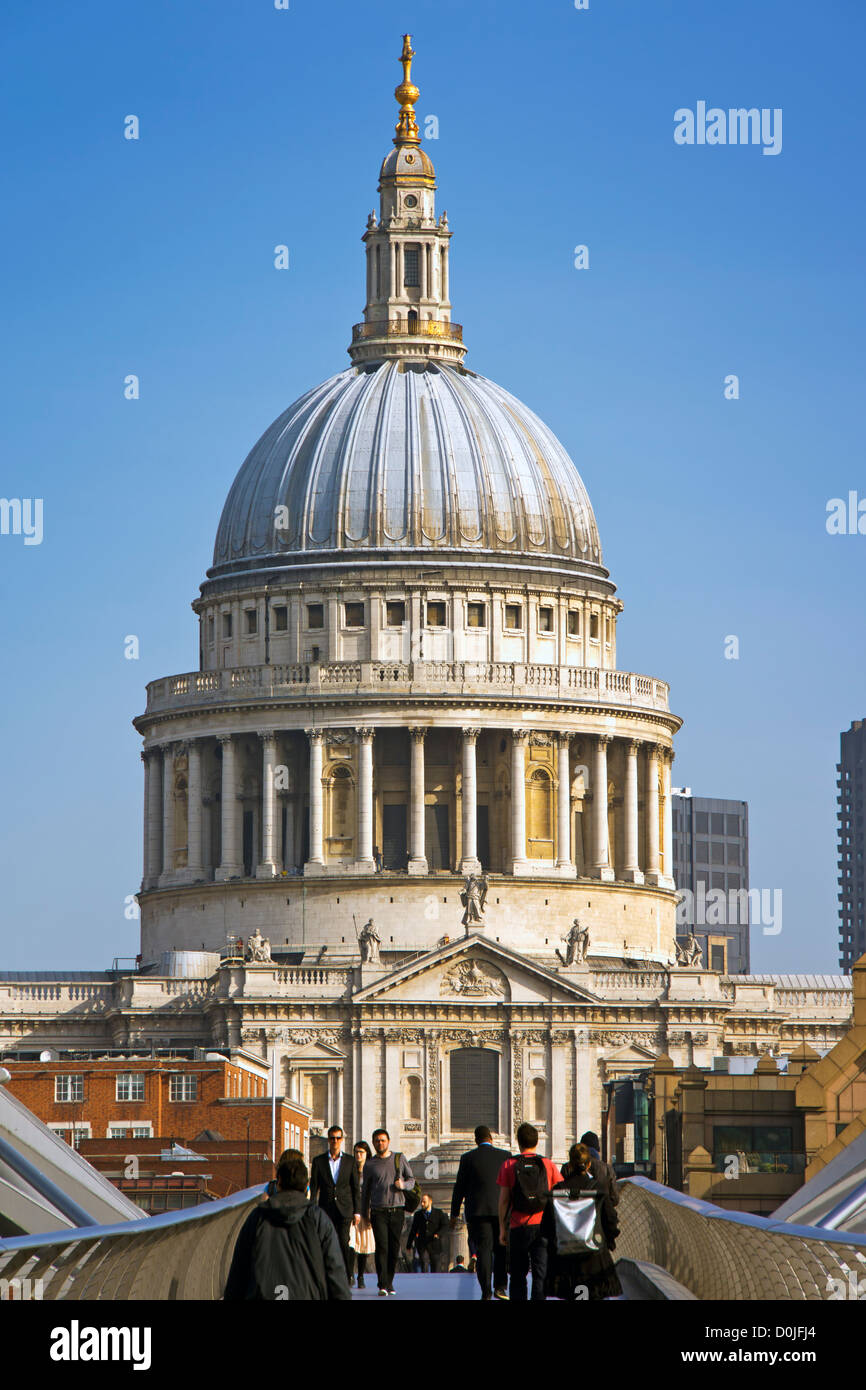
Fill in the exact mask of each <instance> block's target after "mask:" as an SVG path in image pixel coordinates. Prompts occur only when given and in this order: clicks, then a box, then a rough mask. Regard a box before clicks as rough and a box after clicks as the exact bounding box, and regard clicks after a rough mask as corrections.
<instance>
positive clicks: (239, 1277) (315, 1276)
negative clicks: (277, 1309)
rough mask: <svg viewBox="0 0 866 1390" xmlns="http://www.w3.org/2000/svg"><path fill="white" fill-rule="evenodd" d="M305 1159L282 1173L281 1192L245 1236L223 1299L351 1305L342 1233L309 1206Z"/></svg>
mask: <svg viewBox="0 0 866 1390" xmlns="http://www.w3.org/2000/svg"><path fill="white" fill-rule="evenodd" d="M308 1181H309V1173H308V1172H307V1165H306V1164H305V1163H304V1161H303V1159H301V1158H290V1159H287V1160H286V1161H285V1162H283V1163H281V1164H280V1166H279V1167H278V1169H277V1190H276V1192H275V1193H274V1194H273V1195H272V1196H270V1197H268V1199H267V1201H265V1202H260V1203H259V1204H258V1205H257V1206H255V1207H254V1208H253V1210H252V1211H251V1212H250V1214H249V1216H248V1217H247V1219H246V1221H245V1222H244V1224H243V1226H242V1227H241V1230H240V1235H239V1236H238V1238H237V1243H236V1244H235V1249H234V1254H233V1256H232V1263H231V1268H230V1269H229V1277H228V1281H227V1283H226V1289H225V1293H224V1295H223V1297H224V1298H225V1300H226V1301H227V1302H231V1303H235V1302H239V1301H241V1300H244V1299H266V1300H269V1301H277V1302H280V1301H282V1300H284V1299H289V1300H291V1301H292V1302H295V1301H297V1300H301V1301H306V1302H312V1301H315V1302H325V1301H336V1300H339V1301H341V1302H345V1301H347V1300H349V1299H351V1297H352V1295H351V1293H350V1291H349V1281H348V1279H347V1278H346V1267H345V1265H344V1263H343V1259H342V1256H341V1253H340V1245H339V1242H338V1240H337V1233H336V1231H335V1230H334V1227H333V1224H332V1222H330V1221H329V1220H328V1218H327V1216H326V1215H325V1213H324V1212H323V1211H322V1210H321V1208H320V1207H315V1206H313V1204H312V1203H311V1202H308V1201H307V1196H306V1193H307V1183H308Z"/></svg>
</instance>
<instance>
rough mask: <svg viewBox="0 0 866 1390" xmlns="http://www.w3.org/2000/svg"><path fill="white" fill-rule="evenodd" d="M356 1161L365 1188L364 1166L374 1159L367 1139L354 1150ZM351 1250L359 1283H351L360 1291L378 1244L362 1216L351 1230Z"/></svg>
mask: <svg viewBox="0 0 866 1390" xmlns="http://www.w3.org/2000/svg"><path fill="white" fill-rule="evenodd" d="M352 1155H353V1157H354V1159H355V1167H356V1170H357V1174H358V1186H359V1188H363V1186H364V1164H365V1163H366V1162H367V1159H368V1158H372V1156H373V1155H372V1151H371V1149H370V1145H369V1144H368V1143H367V1141H366V1139H359V1140H358V1143H357V1144H356V1145H355V1147H354V1149H353V1150H352ZM349 1248H350V1250H351V1252H352V1256H353V1265H354V1271H356V1272H357V1281H355V1280H354V1279H353V1278H350V1280H349V1283H350V1284H351V1283H354V1282H357V1287H358V1288H359V1289H363V1288H366V1280H365V1277H364V1276H365V1275H366V1273H367V1257H368V1256H369V1255H373V1254H375V1251H376V1242H375V1240H374V1239H373V1227H372V1226H371V1225H370V1222H369V1221H368V1220H367V1218H366V1217H365V1216H364V1215H363V1214H362V1215H360V1216H358V1218H357V1220H356V1221H354V1222H353V1224H352V1226H351V1227H350V1228H349Z"/></svg>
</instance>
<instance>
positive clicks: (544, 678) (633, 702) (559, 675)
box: [147, 661, 669, 714]
mask: <svg viewBox="0 0 866 1390" xmlns="http://www.w3.org/2000/svg"><path fill="white" fill-rule="evenodd" d="M383 690H393V691H395V692H398V691H405V692H406V693H408V694H419V693H423V692H426V691H428V690H435V692H436V693H437V694H438V693H440V692H441V693H442V694H454V695H463V694H471V695H479V694H484V693H486V692H488V691H489V693H490V694H491V695H494V694H495V695H502V694H504V695H511V696H512V697H514V696H519V695H520V694H522V693H526V694H531V695H533V696H538V694H539V693H541V694H544V695H549V696H551V697H552V698H565V699H574V698H575V697H577V698H579V699H582V700H589V701H591V702H592V703H593V704H599V705H601V704H610V705H613V706H618V705H619V706H637V707H639V708H643V709H647V708H649V709H659V710H667V709H668V708H669V704H668V691H669V688H668V685H667V683H666V682H665V681H660V680H656V679H655V678H654V677H652V676H641V675H637V674H635V673H634V672H631V671H602V670H599V669H598V668H597V667H588V666H552V665H546V664H540V663H536V662H529V663H524V662H512V661H415V662H406V661H328V662H296V663H294V664H290V665H276V666H235V667H229V668H227V669H226V670H222V671H192V672H187V673H185V674H184V675H179V676H167V677H165V678H164V679H162V680H157V681H151V683H150V684H149V685H148V687H147V712H148V713H149V714H150V713H156V712H158V711H162V710H169V709H182V708H184V707H187V706H200V705H209V704H221V703H226V704H227V703H230V702H232V701H235V700H243V699H244V698H246V697H249V698H251V699H261V698H263V697H264V698H272V699H278V698H280V697H281V696H283V697H285V696H286V695H288V694H297V695H299V696H301V695H304V694H314V693H319V692H323V691H324V692H329V691H340V692H346V693H348V692H350V691H351V692H352V693H355V694H374V693H376V692H381V691H383Z"/></svg>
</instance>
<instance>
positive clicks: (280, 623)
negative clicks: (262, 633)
mask: <svg viewBox="0 0 866 1390" xmlns="http://www.w3.org/2000/svg"><path fill="white" fill-rule="evenodd" d="M288 630H289V610H288V607H287V606H286V604H284V603H278V604H275V605H274V631H275V632H288Z"/></svg>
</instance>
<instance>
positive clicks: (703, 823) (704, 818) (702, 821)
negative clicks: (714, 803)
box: [695, 811, 710, 835]
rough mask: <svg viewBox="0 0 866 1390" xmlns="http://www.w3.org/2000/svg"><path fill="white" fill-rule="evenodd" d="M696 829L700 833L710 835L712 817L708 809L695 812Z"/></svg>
mask: <svg viewBox="0 0 866 1390" xmlns="http://www.w3.org/2000/svg"><path fill="white" fill-rule="evenodd" d="M695 830H696V831H697V832H698V834H699V835H708V834H709V833H710V818H709V816H708V815H707V813H706V811H696V812H695Z"/></svg>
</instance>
